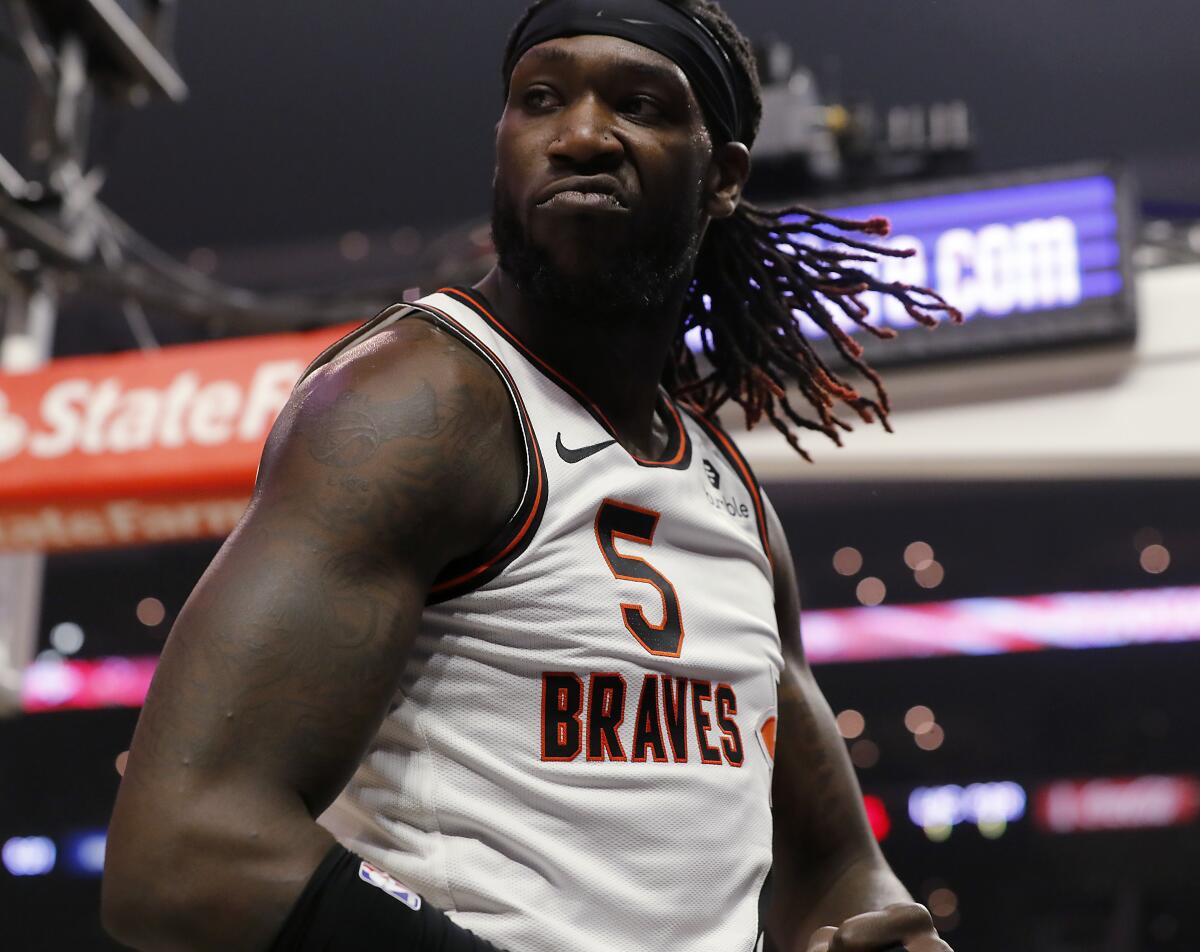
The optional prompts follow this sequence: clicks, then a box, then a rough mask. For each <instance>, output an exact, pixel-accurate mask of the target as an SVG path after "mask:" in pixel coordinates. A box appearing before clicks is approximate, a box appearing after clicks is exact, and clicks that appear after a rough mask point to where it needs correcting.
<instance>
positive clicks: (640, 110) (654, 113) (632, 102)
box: [622, 96, 663, 119]
mask: <svg viewBox="0 0 1200 952" xmlns="http://www.w3.org/2000/svg"><path fill="white" fill-rule="evenodd" d="M622 109H623V111H624V112H627V113H629V114H630V115H633V116H637V117H638V118H639V119H659V118H661V117H662V116H663V108H662V106H661V105H659V103H658V100H656V99H652V98H651V97H650V96H631V97H630V98H629V99H627V100H626V101H625V105H624V106H623V107H622Z"/></svg>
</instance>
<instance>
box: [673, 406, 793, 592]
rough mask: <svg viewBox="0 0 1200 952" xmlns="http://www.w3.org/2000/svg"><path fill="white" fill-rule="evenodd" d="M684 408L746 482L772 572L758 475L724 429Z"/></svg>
mask: <svg viewBox="0 0 1200 952" xmlns="http://www.w3.org/2000/svg"><path fill="white" fill-rule="evenodd" d="M684 409H685V411H686V412H687V415H688V416H690V417H691V418H692V419H693V420H695V421H696V422H697V423H698V424H699V425H700V426H701V428H702V429H704V430H705V431H707V433H708V435H709V436H711V437H712V440H713V442H714V443H715V444H716V445H717V450H718V451H719V452H720V453H721V455H722V456H724V457H725V459H726V460H727V461H728V462H729V464H730V465H731V466H733V469H734V472H736V473H737V474H738V475H739V476H741V479H742V482H743V483H745V484H746V488H747V489H748V490H749V491H750V498H751V500H752V501H753V502H754V515H755V519H756V521H757V523H758V536H759V538H760V539H761V540H762V547H763V552H765V553H766V555H767V561H768V562H769V563H770V565H771V570H772V572H773V571H774V569H775V557H774V556H773V555H772V554H771V539H770V533H769V532H768V530H767V510H766V506H765V505H764V504H763V495H762V487H761V486H760V485H759V484H758V477H756V476H755V475H754V470H752V469H751V468H750V464H749V463H748V462H746V457H745V456H743V455H742V451H741V450H739V449H738V448H737V444H736V443H734V442H733V440H732V439H730V437H729V435H728V434H727V433H726V432H725V431H724V430H722V429H721V428H720V427H719V426H717V424H715V423H713V422H712V420H709V419H708V418H707V417H705V416H703V415H702V414H700V413H698V412H696V411H695V410H694V409H692V408H690V407H685V408H684Z"/></svg>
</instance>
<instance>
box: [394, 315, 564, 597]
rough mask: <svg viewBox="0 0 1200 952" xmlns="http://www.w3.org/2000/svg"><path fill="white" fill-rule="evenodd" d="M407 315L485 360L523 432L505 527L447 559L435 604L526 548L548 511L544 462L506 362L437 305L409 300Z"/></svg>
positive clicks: (491, 574)
mask: <svg viewBox="0 0 1200 952" xmlns="http://www.w3.org/2000/svg"><path fill="white" fill-rule="evenodd" d="M408 307H409V308H410V309H411V310H410V311H409V312H408V313H406V314H403V315H401V316H402V317H407V316H409V315H410V314H411V313H414V312H419V313H420V314H421V315H423V316H424V317H426V318H428V319H429V320H430V321H431V322H432V323H433V324H434V325H435V326H436V327H438V328H440V329H441V330H443V331H445V332H446V333H448V334H450V335H452V336H453V337H455V338H457V339H458V340H459V341H461V342H462V343H464V344H465V345H467V347H469V348H470V349H471V350H472V351H474V352H475V353H476V354H478V355H479V356H480V357H481V358H482V359H483V360H484V361H486V362H487V363H488V364H489V365H490V366H491V368H492V369H493V370H494V371H495V372H496V375H497V376H498V377H499V378H500V381H501V383H503V384H504V388H505V390H507V391H508V397H509V402H510V404H511V406H512V411H513V415H514V417H515V418H516V421H517V424H518V429H519V431H520V433H521V441H522V451H523V455H524V458H525V486H524V489H523V490H522V493H521V498H520V500H519V501H518V503H517V505H516V508H515V509H514V510H513V513H512V515H511V516H509V518H508V521H507V522H506V523H505V524H504V527H503V528H502V529H501V530H500V532H499V533H497V535H496V537H495V538H494V539H492V541H491V542H489V543H488V544H487V545H485V546H483V547H481V548H479V549H476V550H475V551H474V552H470V553H468V554H466V555H464V556H461V557H459V558H457V559H454V560H453V561H452V562H450V563H448V564H447V565H446V566H445V567H444V568H443V569H442V571H441V572H439V573H438V575H437V577H436V578H435V579H434V582H433V586H432V588H431V589H430V591H429V596H428V598H426V600H425V603H426V604H427V605H436V604H439V603H441V602H448V601H450V600H451V599H454V598H459V597H460V596H463V595H466V594H468V593H469V592H472V591H474V590H475V589H478V588H480V587H481V586H483V585H486V584H487V583H488V582H490V581H491V580H492V579H494V578H496V576H498V575H499V574H500V573H501V572H503V571H504V570H505V569H506V568H507V567H508V566H509V565H511V564H512V562H513V561H514V560H515V559H516V558H517V556H519V555H520V554H521V553H522V552H524V551H525V550H526V549H527V548H529V544H530V542H532V541H533V537H534V535H535V534H536V533H537V530H538V527H539V526H540V525H541V522H542V516H543V514H544V513H545V511H546V492H547V480H546V465H545V461H544V460H543V458H542V451H541V447H540V446H539V445H538V441H537V436H536V434H535V433H534V431H533V423H532V422H531V421H530V419H529V411H528V410H527V409H526V408H525V401H524V400H522V398H521V393H520V391H519V390H518V389H517V385H516V382H515V381H514V380H513V378H512V375H511V374H510V373H509V372H508V368H507V367H505V366H504V362H503V361H502V360H501V359H500V358H499V357H497V356H496V354H495V352H493V351H492V349H491V348H490V347H488V346H487V344H485V343H484V342H483V341H481V340H480V339H479V338H478V337H476V336H475V335H474V334H472V333H471V331H470V330H468V329H467V328H466V327H464V326H463V325H462V324H460V323H459V322H458V321H456V320H455V319H454V318H453V317H451V316H450V315H449V314H447V313H446V312H445V311H443V310H441V309H440V308H437V307H434V306H433V305H429V304H410V305H408Z"/></svg>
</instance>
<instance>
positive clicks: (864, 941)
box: [807, 902, 954, 952]
mask: <svg viewBox="0 0 1200 952" xmlns="http://www.w3.org/2000/svg"><path fill="white" fill-rule="evenodd" d="M901 949H904V950H907V952H954V950H953V949H951V948H950V946H948V945H947V944H946V943H945V942H944V941H943V940H942V938H941V937H940V936H939V935H938V933H937V929H935V928H934V927H933V919H932V918H930V915H929V910H928V909H926V908H925V907H924V906H922V905H920V904H919V903H915V902H897V903H893V904H892V905H890V906H888V907H887V908H886V909H883V910H881V911H880V912H866V913H863V914H862V915H861V916H854V917H852V918H850V919H847V920H846V921H845V922H843V923H842V924H841V925H840V926H825V927H823V928H821V929H818V930H817V931H816V932H814V933H813V934H812V938H811V939H809V940H808V949H807V952H900V950H901Z"/></svg>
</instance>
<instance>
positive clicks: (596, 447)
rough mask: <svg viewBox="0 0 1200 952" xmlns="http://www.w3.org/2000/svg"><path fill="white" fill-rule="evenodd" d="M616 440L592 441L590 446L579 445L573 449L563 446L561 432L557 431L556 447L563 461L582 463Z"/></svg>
mask: <svg viewBox="0 0 1200 952" xmlns="http://www.w3.org/2000/svg"><path fill="white" fill-rule="evenodd" d="M616 442H617V441H616V440H608V441H607V442H604V443H594V444H592V445H591V446H581V447H580V448H579V449H577V450H573V449H569V448H568V447H566V446H563V441H562V434H561V433H559V434H558V445H557V447H556V448H557V449H558V455H559V457H560V458H561V459H562V461H563V462H564V463H582V462H583V461H584V460H585V459H587V458H588V457H589V456H595V455H596V454H597V453H599V452H600V451H601V450H606V449H608V448H609V447H610V446H612V445H613V444H614V443H616Z"/></svg>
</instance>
